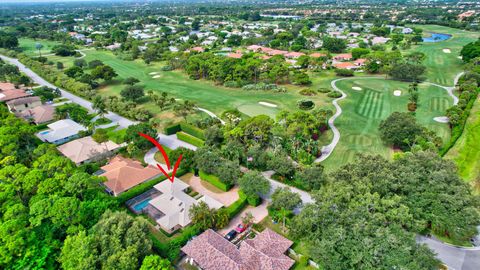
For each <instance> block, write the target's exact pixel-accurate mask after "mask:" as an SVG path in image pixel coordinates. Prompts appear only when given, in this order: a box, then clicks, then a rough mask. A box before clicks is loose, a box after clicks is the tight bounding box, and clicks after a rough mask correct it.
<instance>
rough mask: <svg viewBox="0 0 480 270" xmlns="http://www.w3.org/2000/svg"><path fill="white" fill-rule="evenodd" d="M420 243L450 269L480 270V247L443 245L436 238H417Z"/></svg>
mask: <svg viewBox="0 0 480 270" xmlns="http://www.w3.org/2000/svg"><path fill="white" fill-rule="evenodd" d="M417 242H418V243H424V244H426V245H427V246H428V247H429V248H430V249H431V250H433V251H434V252H435V253H436V254H437V258H438V259H440V260H441V261H442V262H443V263H444V264H445V265H447V266H448V268H449V269H452V270H478V269H480V247H476V248H463V247H456V246H452V245H449V244H445V243H442V242H440V241H438V240H436V239H434V238H427V237H424V236H418V237H417Z"/></svg>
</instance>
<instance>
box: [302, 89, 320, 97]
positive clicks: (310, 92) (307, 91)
mask: <svg viewBox="0 0 480 270" xmlns="http://www.w3.org/2000/svg"><path fill="white" fill-rule="evenodd" d="M299 93H300V95H304V96H315V95H316V94H317V92H315V90H313V89H310V88H306V89H302V90H301V91H300V92H299Z"/></svg>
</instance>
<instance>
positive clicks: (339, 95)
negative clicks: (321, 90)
mask: <svg viewBox="0 0 480 270" xmlns="http://www.w3.org/2000/svg"><path fill="white" fill-rule="evenodd" d="M327 96H328V97H331V98H339V97H341V96H342V93H340V92H338V91H333V92H330V93H328V94H327Z"/></svg>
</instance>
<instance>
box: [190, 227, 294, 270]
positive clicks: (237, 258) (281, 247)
mask: <svg viewBox="0 0 480 270" xmlns="http://www.w3.org/2000/svg"><path fill="white" fill-rule="evenodd" d="M292 244H293V242H292V241H290V240H288V239H286V238H284V237H283V236H281V235H279V234H277V233H275V232H274V231H272V230H270V229H265V230H264V231H263V232H261V233H260V234H258V235H257V236H256V237H255V238H253V239H247V240H244V241H243V242H242V243H241V244H240V248H237V246H235V245H234V244H233V243H231V242H230V241H228V240H226V239H225V238H223V237H222V236H221V235H220V234H218V233H216V232H214V231H213V230H211V229H209V230H207V231H205V232H204V233H202V234H201V235H199V236H197V237H195V238H194V239H192V240H191V241H190V242H188V243H187V244H186V245H185V246H184V247H183V248H182V251H183V252H184V253H185V254H186V255H187V256H188V257H189V258H190V259H192V260H193V262H194V263H195V264H196V265H198V266H199V267H200V268H201V269H204V270H223V269H231V270H288V269H290V268H291V267H292V266H293V264H294V263H295V261H294V260H292V259H290V258H289V257H288V256H286V255H285V253H286V252H287V250H288V249H289V248H290V246H291V245H292ZM187 261H188V259H187Z"/></svg>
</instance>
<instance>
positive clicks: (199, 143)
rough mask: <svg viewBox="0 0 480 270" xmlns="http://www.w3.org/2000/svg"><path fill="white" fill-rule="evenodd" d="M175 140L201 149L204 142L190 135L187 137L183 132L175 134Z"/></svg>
mask: <svg viewBox="0 0 480 270" xmlns="http://www.w3.org/2000/svg"><path fill="white" fill-rule="evenodd" d="M177 138H178V139H179V140H181V141H184V142H186V143H189V144H191V145H195V146H196V147H202V146H203V145H204V144H205V142H204V141H203V140H201V139H199V138H197V137H193V136H192V135H189V134H187V133H185V132H182V131H180V132H177Z"/></svg>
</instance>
